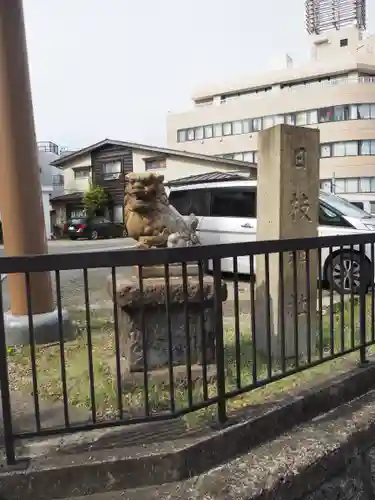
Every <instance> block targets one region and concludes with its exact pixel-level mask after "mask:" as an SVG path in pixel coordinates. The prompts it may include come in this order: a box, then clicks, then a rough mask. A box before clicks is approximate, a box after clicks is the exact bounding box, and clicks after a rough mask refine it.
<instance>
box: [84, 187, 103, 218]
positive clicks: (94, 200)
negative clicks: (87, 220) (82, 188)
mask: <svg viewBox="0 0 375 500" xmlns="http://www.w3.org/2000/svg"><path fill="white" fill-rule="evenodd" d="M107 203H108V195H107V193H106V192H105V191H104V189H103V188H102V186H96V185H91V186H90V189H89V190H88V191H86V193H85V195H84V197H83V205H84V207H85V209H86V210H87V213H88V214H89V215H93V214H95V213H96V212H97V211H98V210H100V209H102V208H104V207H105V205H106V204H107Z"/></svg>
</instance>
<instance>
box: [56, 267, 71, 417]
mask: <svg viewBox="0 0 375 500" xmlns="http://www.w3.org/2000/svg"><path fill="white" fill-rule="evenodd" d="M55 281H56V304H57V316H58V322H59V350H60V373H61V386H62V393H63V405H64V422H65V427H69V425H70V422H69V399H68V387H67V383H66V366H65V344H64V328H63V315H62V303H61V280H60V271H58V270H56V271H55Z"/></svg>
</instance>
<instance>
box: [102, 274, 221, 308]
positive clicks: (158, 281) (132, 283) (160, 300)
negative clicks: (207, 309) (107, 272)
mask: <svg viewBox="0 0 375 500" xmlns="http://www.w3.org/2000/svg"><path fill="white" fill-rule="evenodd" d="M142 282H143V283H142V284H143V293H142V294H141V291H140V287H139V279H138V277H135V276H133V277H132V278H131V279H129V277H126V278H121V276H119V277H118V279H117V283H116V288H117V294H116V300H117V305H118V306H119V307H132V308H133V309H135V308H140V307H144V306H147V305H149V304H150V305H164V306H165V301H166V286H165V280H164V278H161V277H160V278H148V279H143V280H142ZM108 292H109V294H110V296H111V297H112V295H113V290H112V276H110V277H108ZM214 296H215V289H214V280H213V278H212V277H211V276H205V277H204V279H203V287H202V290H201V287H200V283H199V279H198V278H197V277H195V276H188V279H187V297H186V298H187V301H188V302H189V303H197V304H198V303H201V301H202V297H204V300H206V301H212V300H213V299H214ZM186 298H185V294H184V293H183V282H182V278H181V277H179V276H173V277H171V279H170V284H169V301H170V304H175V303H177V304H183V303H184V302H185V300H186ZM226 299H227V289H226V285H225V283H224V282H222V283H221V300H222V301H225V300H226Z"/></svg>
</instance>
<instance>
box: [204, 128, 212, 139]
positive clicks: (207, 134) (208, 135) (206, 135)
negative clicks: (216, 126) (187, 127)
mask: <svg viewBox="0 0 375 500" xmlns="http://www.w3.org/2000/svg"><path fill="white" fill-rule="evenodd" d="M212 136H213V129H212V125H205V127H204V138H205V139H211V137H212Z"/></svg>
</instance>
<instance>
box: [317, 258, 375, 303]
mask: <svg viewBox="0 0 375 500" xmlns="http://www.w3.org/2000/svg"><path fill="white" fill-rule="evenodd" d="M370 272H371V266H370V263H369V261H368V260H367V259H366V258H365V259H363V261H362V262H361V256H360V255H359V254H358V253H353V254H351V252H342V253H341V254H340V253H338V254H336V255H334V256H333V257H332V258H329V260H328V262H327V267H326V276H327V281H328V283H329V284H330V288H332V289H333V290H334V291H335V292H338V293H340V294H348V293H354V294H359V292H360V278H361V275H362V276H368V278H367V281H368V282H367V285H369V284H370Z"/></svg>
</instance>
